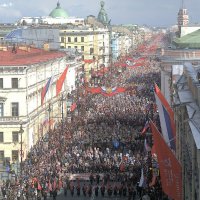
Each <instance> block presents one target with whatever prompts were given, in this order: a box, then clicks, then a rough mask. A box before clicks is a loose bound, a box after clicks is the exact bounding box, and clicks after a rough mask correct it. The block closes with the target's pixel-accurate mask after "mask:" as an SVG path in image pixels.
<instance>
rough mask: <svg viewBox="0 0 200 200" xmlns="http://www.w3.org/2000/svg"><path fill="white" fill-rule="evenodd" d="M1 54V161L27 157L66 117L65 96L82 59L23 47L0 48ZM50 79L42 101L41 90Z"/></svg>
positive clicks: (72, 83)
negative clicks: (61, 81)
mask: <svg viewBox="0 0 200 200" xmlns="http://www.w3.org/2000/svg"><path fill="white" fill-rule="evenodd" d="M0 56H1V58H3V59H1V61H0V71H1V74H0V161H1V162H2V161H4V159H5V158H7V160H10V161H11V162H15V161H19V159H20V157H21V155H22V157H23V159H24V158H25V157H26V155H27V153H28V151H29V150H30V148H31V147H32V146H33V145H34V144H35V143H36V142H37V141H38V139H39V138H40V137H42V136H44V135H45V134H46V133H47V132H48V131H50V129H51V128H53V126H54V125H56V123H57V122H59V121H61V120H62V117H63V116H66V104H65V101H66V100H63V99H64V98H65V97H66V96H67V95H66V94H67V92H68V89H70V88H71V86H72V85H75V83H74V81H75V71H76V69H78V67H80V66H81V62H80V64H79V63H77V62H75V61H74V60H67V59H66V54H65V53H64V52H58V51H45V50H43V49H35V48H30V47H29V48H25V47H20V46H18V47H17V46H16V47H14V46H13V47H12V48H7V49H6V50H4V51H0ZM66 66H69V73H68V74H67V77H66V79H65V82H64V84H63V86H62V91H61V92H60V94H59V95H57V96H56V81H57V80H58V78H59V77H60V75H61V74H62V73H63V71H64V70H65V68H66ZM50 78H51V82H50V84H49V89H48V91H47V93H46V95H45V98H44V103H43V104H42V103H41V92H42V90H43V88H44V87H45V85H46V84H47V82H48V81H49V80H50ZM61 97H62V98H61ZM63 97H64V98H63ZM20 125H21V126H22V128H23V134H22V141H21V135H20V132H19V130H20ZM21 142H22V146H21V145H20V144H21ZM21 150H22V151H21Z"/></svg>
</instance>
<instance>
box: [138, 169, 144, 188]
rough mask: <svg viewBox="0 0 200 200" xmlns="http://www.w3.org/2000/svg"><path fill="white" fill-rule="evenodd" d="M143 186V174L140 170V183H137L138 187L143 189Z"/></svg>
mask: <svg viewBox="0 0 200 200" xmlns="http://www.w3.org/2000/svg"><path fill="white" fill-rule="evenodd" d="M143 184H144V172H143V168H142V169H141V176H140V182H139V187H143Z"/></svg>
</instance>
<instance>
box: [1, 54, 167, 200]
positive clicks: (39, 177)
mask: <svg viewBox="0 0 200 200" xmlns="http://www.w3.org/2000/svg"><path fill="white" fill-rule="evenodd" d="M159 82H160V73H159V63H158V62H157V61H155V60H154V59H150V58H148V57H147V58H146V59H145V63H144V65H143V66H139V67H136V68H133V69H132V68H128V67H124V68H123V69H120V68H119V67H111V68H110V70H109V71H108V72H107V73H106V74H104V76H102V77H99V81H98V83H94V82H91V83H89V84H88V85H87V86H89V87H94V86H95V84H96V86H97V85H98V86H101V85H103V86H109V87H125V88H126V91H125V92H124V93H120V94H117V95H114V96H112V97H105V96H103V95H100V94H96V95H94V94H90V93H85V92H84V91H83V87H84V86H85V83H84V84H83V85H82V86H80V87H81V89H80V88H79V89H78V91H74V92H72V94H69V95H68V97H69V99H71V100H72V101H73V102H77V110H75V111H74V112H72V113H71V114H70V115H71V121H70V122H69V121H68V120H67V119H66V120H65V121H64V122H62V123H59V124H56V126H55V127H54V128H53V129H51V130H50V131H49V132H48V133H47V134H46V135H45V136H44V137H42V138H41V139H40V140H39V141H38V142H37V144H36V145H35V146H33V147H32V148H31V151H30V152H29V154H28V156H27V158H26V160H25V161H24V162H23V174H22V176H21V177H20V178H19V179H17V180H16V182H17V186H16V188H15V191H16V196H17V194H19V196H20V195H21V194H22V193H24V195H25V196H27V198H28V196H31V195H37V196H38V198H42V196H43V198H44V199H47V194H48V193H50V195H51V196H52V197H53V198H54V199H56V196H57V192H58V191H59V190H60V189H61V188H63V189H64V194H65V195H68V194H67V193H70V195H71V196H73V195H75V194H76V195H77V196H79V195H80V194H81V193H82V194H83V195H84V196H88V197H91V195H92V194H94V195H96V196H98V195H102V196H104V195H108V196H112V195H113V196H124V197H125V196H126V197H128V199H135V197H136V195H138V196H139V197H142V196H143V197H144V198H146V199H161V198H164V197H163V193H162V189H161V186H160V182H159V178H157V181H156V183H155V185H154V186H153V187H149V183H150V182H151V178H152V172H151V171H150V167H151V165H152V163H151V155H150V152H149V151H146V150H145V148H144V139H147V141H148V142H149V143H151V137H148V136H147V137H146V138H145V136H144V135H141V131H142V128H143V126H144V125H145V123H146V122H147V121H148V120H149V119H150V118H151V119H152V120H154V121H156V122H157V118H158V114H157V112H156V108H155V100H154V93H153V87H154V83H157V84H158V85H159ZM150 146H151V145H150ZM141 169H144V175H145V177H146V180H145V184H143V185H142V186H141V185H140V183H139V182H140V178H141ZM73 174H80V176H79V178H77V179H75V180H72V179H71V178H70V177H71V175H73ZM81 174H87V177H88V180H89V181H86V180H83V179H81ZM10 185H11V183H9V182H8V183H5V184H4V187H3V188H2V193H3V194H4V195H5V193H6V191H7V195H8V189H7V190H6V189H5V188H9V187H11V186H10Z"/></svg>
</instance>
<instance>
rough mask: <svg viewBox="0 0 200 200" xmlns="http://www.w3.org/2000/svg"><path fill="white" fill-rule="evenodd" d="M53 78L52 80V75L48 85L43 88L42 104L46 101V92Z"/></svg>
mask: <svg viewBox="0 0 200 200" xmlns="http://www.w3.org/2000/svg"><path fill="white" fill-rule="evenodd" d="M51 80H52V76H51V77H50V78H49V80H48V81H47V83H46V85H45V86H44V87H43V88H42V92H41V105H43V103H44V98H45V96H46V93H47V92H48V90H49V87H50V85H51Z"/></svg>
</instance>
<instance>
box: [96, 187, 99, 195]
mask: <svg viewBox="0 0 200 200" xmlns="http://www.w3.org/2000/svg"><path fill="white" fill-rule="evenodd" d="M98 194H99V187H98V185H96V186H95V196H96V197H98Z"/></svg>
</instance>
